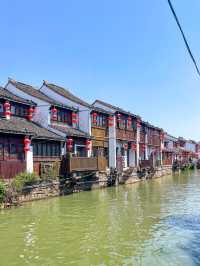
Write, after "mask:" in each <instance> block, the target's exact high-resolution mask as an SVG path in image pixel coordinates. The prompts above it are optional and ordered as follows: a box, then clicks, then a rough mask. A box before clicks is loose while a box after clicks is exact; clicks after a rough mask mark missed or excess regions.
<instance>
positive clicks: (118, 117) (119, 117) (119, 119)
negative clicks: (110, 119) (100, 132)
mask: <svg viewBox="0 0 200 266" xmlns="http://www.w3.org/2000/svg"><path fill="white" fill-rule="evenodd" d="M117 122H118V123H120V122H121V114H117Z"/></svg>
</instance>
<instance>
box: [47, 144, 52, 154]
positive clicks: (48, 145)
mask: <svg viewBox="0 0 200 266" xmlns="http://www.w3.org/2000/svg"><path fill="white" fill-rule="evenodd" d="M51 154H52V153H51V144H47V156H48V157H50V156H52V155H51Z"/></svg>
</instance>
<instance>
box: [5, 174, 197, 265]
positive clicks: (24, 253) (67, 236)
mask: <svg viewBox="0 0 200 266" xmlns="http://www.w3.org/2000/svg"><path fill="white" fill-rule="evenodd" d="M11 265H17V266H24V265H33V266H34V265H35V266H38V265H39V266H57V265H101V266H104V265H135V266H138V265H148V266H162V265H166V266H169V265H173V266H175V265H180V266H190V265H200V172H185V173H184V174H181V175H179V174H177V175H174V176H167V177H164V178H161V179H156V180H153V181H149V182H143V183H137V184H134V185H129V186H120V187H113V188H108V189H104V190H96V191H90V192H83V193H79V194H74V195H70V196H66V197H61V198H54V199H49V200H43V201H37V202H33V203H28V204H25V205H24V206H22V207H20V208H16V209H12V210H5V211H2V212H0V266H11Z"/></svg>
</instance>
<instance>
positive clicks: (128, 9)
mask: <svg viewBox="0 0 200 266" xmlns="http://www.w3.org/2000/svg"><path fill="white" fill-rule="evenodd" d="M172 2H173V3H174V6H175V8H176V11H177V14H178V16H179V18H180V21H181V23H182V26H183V28H184V31H185V33H186V35H187V37H188V39H189V43H190V46H191V48H192V50H193V53H194V54H195V57H196V59H197V61H198V62H199V64H200V60H199V57H200V34H199V23H200V21H199V20H200V19H199V10H200V1H199V0H191V1H183V0H172ZM0 10H1V15H0V36H1V37H0V70H1V71H0V85H4V84H5V83H6V81H7V77H9V76H10V77H13V78H15V79H17V80H20V81H23V82H27V83H30V84H32V85H36V86H38V87H39V86H40V85H41V82H42V80H43V79H46V80H48V81H51V82H54V83H57V84H60V85H62V86H65V87H68V88H70V89H71V90H72V92H74V93H75V94H77V95H79V96H80V97H82V98H84V99H85V100H87V101H89V102H92V101H93V100H95V99H96V98H99V99H103V100H105V101H108V102H110V103H112V104H115V105H118V106H120V107H122V108H125V109H127V110H131V111H132V112H134V113H136V114H139V115H141V116H142V117H143V119H144V120H147V121H149V122H151V123H153V124H155V125H157V126H160V127H162V128H164V129H165V130H167V131H168V132H169V133H170V134H173V135H175V136H179V135H181V136H184V137H186V138H193V139H196V140H200V108H199V102H200V90H199V88H200V78H198V76H197V74H196V72H195V69H194V66H193V65H192V63H191V60H190V58H189V56H188V54H187V52H186V49H185V46H184V44H183V41H182V39H181V36H180V34H179V31H178V29H177V27H176V24H175V21H174V20H173V17H172V15H171V13H170V11H169V8H168V5H167V0H153V1H149V0H143V1H142V0H123V1H122V0H115V1H114V0H84V1H81V0H74V1H72V0H71V1H69V0H57V1H55V0H42V1H41V0H34V1H33V0H29V1H27V0H20V1H19V0H6V1H1V2H0Z"/></svg>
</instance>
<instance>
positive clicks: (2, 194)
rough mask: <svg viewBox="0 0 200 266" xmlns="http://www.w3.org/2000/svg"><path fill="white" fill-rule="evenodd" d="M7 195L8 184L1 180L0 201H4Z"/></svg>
mask: <svg viewBox="0 0 200 266" xmlns="http://www.w3.org/2000/svg"><path fill="white" fill-rule="evenodd" d="M5 196H6V185H5V183H4V182H2V181H0V203H2V202H3V200H4V198H5Z"/></svg>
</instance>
